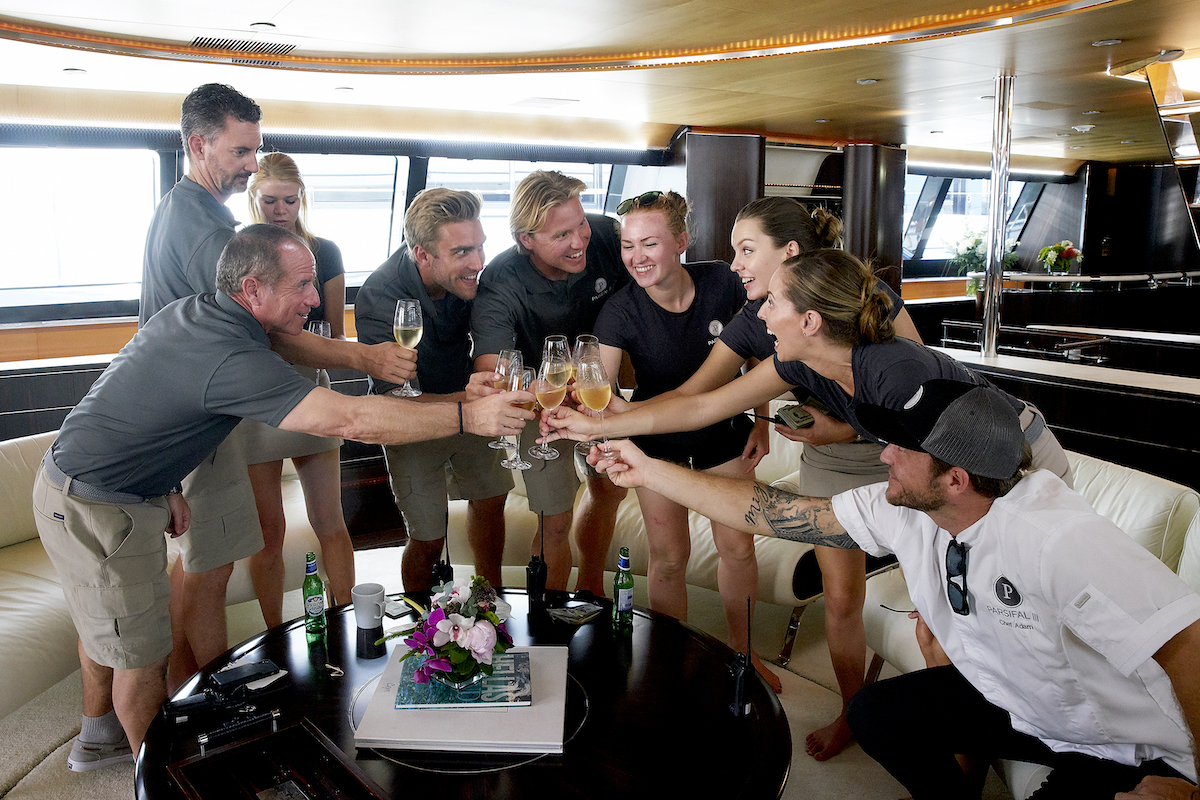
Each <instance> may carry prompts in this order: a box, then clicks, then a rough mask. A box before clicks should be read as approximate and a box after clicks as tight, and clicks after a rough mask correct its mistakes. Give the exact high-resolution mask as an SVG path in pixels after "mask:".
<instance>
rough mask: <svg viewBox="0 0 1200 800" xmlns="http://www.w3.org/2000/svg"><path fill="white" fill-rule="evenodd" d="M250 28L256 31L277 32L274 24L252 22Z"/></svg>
mask: <svg viewBox="0 0 1200 800" xmlns="http://www.w3.org/2000/svg"><path fill="white" fill-rule="evenodd" d="M250 27H251V28H254V30H256V31H273V30H275V23H274V22H251V23H250Z"/></svg>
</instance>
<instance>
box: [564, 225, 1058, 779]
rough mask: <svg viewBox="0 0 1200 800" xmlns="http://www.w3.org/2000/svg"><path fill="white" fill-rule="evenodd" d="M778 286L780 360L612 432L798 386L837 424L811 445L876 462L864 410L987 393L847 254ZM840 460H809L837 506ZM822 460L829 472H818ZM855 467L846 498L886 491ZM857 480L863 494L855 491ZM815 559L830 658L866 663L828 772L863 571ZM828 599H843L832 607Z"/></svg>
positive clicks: (698, 414) (788, 274)
mask: <svg viewBox="0 0 1200 800" xmlns="http://www.w3.org/2000/svg"><path fill="white" fill-rule="evenodd" d="M768 286H769V292H768V295H767V298H766V300H765V302H764V303H763V304H762V306H761V307H760V309H759V312H758V313H759V316H760V317H761V318H762V320H763V321H764V322H765V323H766V327H767V328H768V329H769V330H770V332H771V333H772V334H773V335H774V337H775V339H776V340H777V341H776V349H777V352H776V355H775V357H774V358H773V359H771V360H769V361H764V362H763V363H762V364H760V365H759V366H758V367H756V368H754V369H752V370H751V371H750V372H748V373H747V374H746V375H744V376H742V377H740V378H738V379H736V380H734V381H732V382H731V383H729V384H727V385H725V386H723V387H720V388H718V389H715V390H712V391H708V392H706V393H704V394H700V395H694V396H692V397H681V398H675V399H671V400H664V401H661V402H657V403H648V404H646V405H645V407H644V408H643V409H638V410H635V411H633V412H630V413H626V414H621V415H614V416H612V417H611V418H610V419H609V421H608V423H607V424H608V433H609V434H610V435H614V436H620V435H634V434H646V433H658V432H662V431H670V430H676V429H678V427H679V426H680V425H695V424H706V423H708V422H709V421H711V420H714V419H720V418H722V417H723V416H725V415H727V414H729V413H730V412H732V411H734V410H737V409H742V410H744V409H747V408H751V407H753V406H755V405H758V404H760V403H762V402H764V401H766V400H769V399H772V398H774V397H777V396H779V395H780V394H782V393H784V392H786V391H788V390H790V389H792V388H793V387H794V386H803V387H804V391H807V392H811V393H812V395H813V396H814V397H816V398H817V399H818V400H820V401H821V402H823V403H824V404H825V405H826V406H828V407H829V408H830V409H831V410H832V413H833V415H832V416H827V415H823V414H820V412H816V410H815V409H809V410H810V411H813V412H815V413H814V414H813V416H814V418H815V419H816V422H815V423H814V425H813V426H812V427H811V428H810V429H808V436H809V437H810V438H809V439H806V440H805V441H806V443H807V444H812V445H827V444H831V443H834V442H843V443H846V444H848V445H851V446H852V447H853V446H854V443H856V442H858V443H865V444H866V446H865V447H863V448H862V449H863V450H866V449H871V450H872V452H873V453H874V458H876V459H877V458H878V454H879V452H880V451H881V449H882V448H881V443H879V442H877V441H875V440H874V439H873V438H872V437H871V436H870V435H869V434H868V433H867V432H866V431H865V430H864V429H862V428H861V426H859V425H858V421H857V418H856V417H855V415H854V408H855V406H856V405H857V404H858V403H860V402H866V403H874V404H877V405H884V406H887V407H892V408H900V407H902V406H903V405H904V403H906V402H908V400H910V399H911V398H912V396H913V394H914V393H915V392H916V390H917V389H918V388H919V387H920V385H921V384H922V383H924V382H925V381H926V380H930V379H932V378H950V379H954V380H960V381H967V382H973V383H986V379H985V378H983V377H982V376H979V375H977V374H976V373H974V372H972V371H970V370H969V369H968V368H967V367H965V366H963V365H962V364H961V363H959V362H958V361H956V360H954V359H953V358H951V357H950V356H947V355H945V354H942V353H939V352H937V351H934V350H930V349H929V348H926V347H924V346H923V345H921V344H919V343H916V342H913V341H911V340H909V339H905V338H902V337H899V336H896V326H895V325H894V324H893V322H892V320H891V317H892V314H893V309H894V307H893V304H892V301H891V298H890V297H889V296H888V295H887V294H886V293H885V292H882V291H880V290H879V288H878V283H877V281H876V279H875V276H874V275H873V274H872V273H871V271H870V270H869V269H868V268H867V267H866V266H864V265H863V264H862V263H861V262H859V261H858V260H857V259H855V258H854V257H853V256H850V255H848V254H846V253H844V252H842V251H840V250H829V249H826V250H817V251H812V252H809V253H801V254H800V255H798V256H794V257H792V258H789V259H788V260H787V261H786V262H785V263H784V264H783V265H782V266H781V267H780V268H778V269H777V270H776V271H775V272H774V274H773V275H772V276H771V278H770V279H769V282H768ZM802 361H803V363H802ZM1009 399H1010V402H1012V403H1013V404H1014V408H1018V407H1019V408H1020V409H1021V412H1022V417H1021V419H1022V424H1023V426H1024V427H1025V428H1026V432H1027V434H1029V435H1030V436H1031V444H1032V446H1033V450H1034V456H1035V460H1034V465H1035V466H1036V467H1040V468H1048V469H1051V471H1053V472H1055V473H1056V474H1058V475H1059V476H1060V477H1063V478H1064V480H1067V481H1068V482H1069V468H1068V466H1067V461H1066V456H1065V454H1064V453H1063V452H1062V448H1061V447H1060V446H1059V444H1058V441H1057V440H1056V439H1055V438H1054V436H1053V434H1052V433H1050V431H1049V429H1048V428H1046V427H1045V422H1044V420H1043V419H1042V417H1041V415H1040V414H1039V413H1038V412H1037V411H1036V409H1034V408H1033V407H1032V406H1030V405H1028V404H1024V403H1022V402H1021V401H1020V400H1017V399H1016V398H1012V397H1011V396H1010V398H1009ZM557 416H558V417H559V418H558V419H548V420H547V422H548V423H549V424H550V426H551V427H558V428H562V429H565V430H567V431H570V432H571V433H570V434H569V435H570V436H571V438H588V436H589V435H594V433H595V430H594V429H595V427H596V426H595V421H594V420H590V419H588V418H587V417H583V416H582V415H578V416H572V415H571V414H570V413H569V412H567V411H563V412H561V413H560V414H559V415H557ZM830 450H831V451H832V454H830V453H828V452H826V453H822V452H821V449H820V448H819V447H818V448H806V451H805V462H804V463H803V465H802V470H801V481H802V483H803V484H804V485H802V486H801V491H804V492H809V491H811V490H812V489H810V486H811V487H814V488H815V487H820V486H822V485H824V486H825V491H826V492H828V493H829V494H834V493H836V492H837V491H841V490H843V489H841V488H839V487H838V486H836V485H835V484H836V483H837V482H838V481H837V480H836V478H837V474H836V473H835V472H834V471H833V470H830V469H829V468H828V465H829V463H830V461H831V459H833V458H835V457H836V456H837V450H836V449H833V448H830ZM818 455H820V456H821V457H820V459H819V463H816V464H813V463H812V462H813V461H814V460H817V459H816V458H815V457H817V456H818ZM854 455H855V454H850V455H848V456H847V457H846V459H845V463H846V466H845V467H843V469H845V470H846V477H845V480H846V483H843V484H842V485H843V486H844V488H853V486H856V485H862V484H865V483H871V482H875V481H880V480H886V478H887V467H886V465H882V464H880V465H879V466H877V467H875V466H871V465H868V464H865V463H863V461H862V459H859V458H855V457H854ZM813 467H816V469H813ZM854 480H861V481H862V483H852V481H854ZM817 552H818V561H819V562H820V564H821V568H822V577H823V579H824V581H825V587H826V592H827V598H826V601H827V604H833V605H835V607H836V608H837V614H836V619H835V626H834V629H833V630H832V631H827V639H828V641H829V644H830V649H831V653H832V652H834V651H835V650H838V651H840V653H841V654H843V655H844V656H845V657H846V660H847V661H848V660H849V659H851V658H857V659H861V660H858V661H857V662H852V663H851V664H850V666H849V667H846V661H843V662H842V671H841V672H839V674H838V677H839V683H840V688H841V689H842V691H843V701H844V703H843V714H842V716H840V717H839V718H838V719H837V720H835V722H834V723H833V724H832V725H831V726H827V727H826V728H823V729H821V730H820V731H816V732H814V734H813V735H811V736H810V737H809V740H808V742H807V748H808V751H809V753H810V754H811V755H813V756H814V757H815V758H818V759H820V760H823V759H824V758H828V757H830V756H832V755H833V754H835V753H836V752H838V751H839V750H840V749H841V748H842V747H844V746H845V744H846V742H847V741H848V739H849V728H848V727H847V726H846V724H845V717H844V705H845V703H846V702H848V701H849V698H850V697H852V696H853V693H854V691H856V688H855V684H856V683H857V685H858V686H861V684H862V679H863V672H864V670H865V646H866V645H865V634H864V633H863V632H862V611H861V609H862V602H863V601H862V598H863V596H864V594H865V585H864V584H865V578H864V576H865V568H864V567H863V566H862V565H861V562H856V565H855V566H854V567H850V565H849V564H847V563H843V562H842V561H841V558H844V556H839V555H838V554H833V553H830V552H828V548H817ZM831 556H832V558H831ZM830 590H833V591H834V592H836V593H837V594H835V595H833V596H829V592H830ZM858 653H861V654H862V655H857V654H858Z"/></svg>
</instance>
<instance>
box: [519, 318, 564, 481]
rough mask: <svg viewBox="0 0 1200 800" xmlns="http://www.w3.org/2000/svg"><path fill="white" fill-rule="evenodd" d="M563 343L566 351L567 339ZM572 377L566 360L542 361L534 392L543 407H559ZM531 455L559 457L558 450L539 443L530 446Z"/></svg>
mask: <svg viewBox="0 0 1200 800" xmlns="http://www.w3.org/2000/svg"><path fill="white" fill-rule="evenodd" d="M563 343H564V352H565V349H566V348H565V344H566V340H565V339H564V342H563ZM570 377H571V372H570V370H569V369H568V368H567V362H566V361H564V360H561V359H557V358H553V359H549V360H543V361H542V366H541V368H540V369H538V377H537V380H536V381H535V382H534V384H533V392H534V394H536V395H537V399H538V403H539V404H540V405H541V407H542V408H544V409H546V410H547V411H553V410H554V409H556V408H558V406H559V404H560V403H562V401H563V398H564V397H565V396H566V394H567V381H568V380H569V379H570ZM529 455H531V456H533V457H534V458H540V459H542V460H543V461H553V460H554V459H556V458H558V451H557V450H555V449H554V448H553V447H551V446H549V445H547V444H539V445H536V446H534V447H531V448H529Z"/></svg>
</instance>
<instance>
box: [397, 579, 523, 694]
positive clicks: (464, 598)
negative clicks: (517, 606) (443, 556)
mask: <svg viewBox="0 0 1200 800" xmlns="http://www.w3.org/2000/svg"><path fill="white" fill-rule="evenodd" d="M418 610H419V611H420V612H421V619H420V621H419V622H417V624H416V625H415V626H414V627H412V628H407V629H405V630H404V631H401V632H399V633H397V634H395V635H397V636H406V638H405V639H404V643H405V644H406V645H408V648H409V649H408V652H407V653H405V654H404V655H403V656H402V657H401V659H400V660H401V661H403V660H404V659H406V658H412V657H413V656H418V655H423V656H425V663H423V664H422V665H421V666H419V667H418V668H417V670H416V673H415V676H414V680H416V682H417V683H428V682H429V680H430V678H431V677H437V678H439V679H443V678H444V679H449V681H450V682H451V683H461V682H464V681H468V680H470V679H472V678H474V677H475V676H477V675H479V676H481V677H482V676H487V675H491V674H492V656H494V655H498V654H500V653H503V652H504V651H506V650H508V648H510V647H512V643H513V640H512V637H511V636H509V635H508V631H507V630H506V629H505V627H504V623H505V621H507V620H508V617H509V615H510V614H511V613H512V606H510V605H509V604H508V603H506V602H504V601H503V600H501V599H499V598H498V597H497V596H496V590H495V589H493V588H492V585H491V584H490V583H488V581H487V579H486V578H484V577H482V576H479V575H476V576H475V577H473V578H471V582H470V583H469V584H468V585H465V586H464V585H461V584H455V583H454V582H453V581H447V582H446V583H444V584H442V585H441V586H438V587H435V588H434V593H433V597H432V598H431V604H430V608H429V610H428V611H425V610H424V609H418ZM388 638H390V637H388ZM435 673H440V675H438V674H435Z"/></svg>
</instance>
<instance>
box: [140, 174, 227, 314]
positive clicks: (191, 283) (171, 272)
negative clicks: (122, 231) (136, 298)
mask: <svg viewBox="0 0 1200 800" xmlns="http://www.w3.org/2000/svg"><path fill="white" fill-rule="evenodd" d="M237 225H238V221H237V220H236V219H234V218H233V214H232V213H230V211H229V209H228V208H226V207H225V206H224V205H222V204H221V203H219V202H217V199H216V198H215V197H213V196H212V195H211V194H209V193H208V190H207V189H205V188H204V187H203V186H201V185H200V184H198V183H196V182H195V181H193V180H192V179H191V178H188V177H186V176H185V177H184V178H182V179H180V181H179V183H177V184H175V186H174V187H172V189H171V191H169V192H167V194H166V195H165V196H164V197H163V199H162V200H161V201H159V204H158V208H156V209H155V210H154V218H153V219H152V220H151V221H150V230H149V231H148V232H147V234H146V252H145V255H144V257H143V259H142V302H141V307H140V311H139V315H138V324H139V325H145V324H146V320H148V319H150V317H152V316H154V315H155V314H156V313H157V312H158V311H159V310H160V309H161V308H162V307H163V306H165V305H166V304H167V303H170V302H171V301H173V300H178V299H179V298H181V297H191V296H192V295H194V294H203V293H205V292H208V293H212V292H215V291H216V290H217V259H218V258H220V256H221V251H222V250H224V249H225V245H226V244H228V243H229V240H230V239H232V238H233V233H234V231H235V230H236V229H237Z"/></svg>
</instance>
